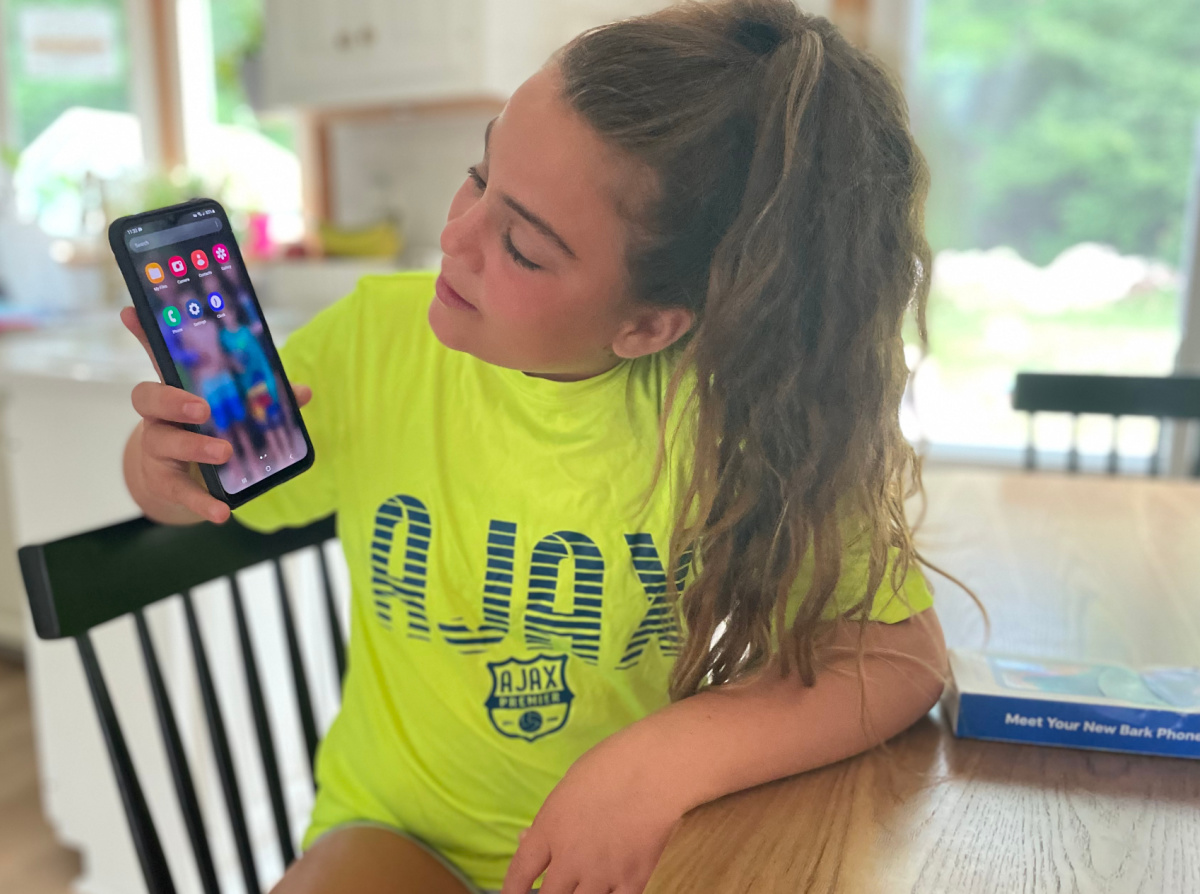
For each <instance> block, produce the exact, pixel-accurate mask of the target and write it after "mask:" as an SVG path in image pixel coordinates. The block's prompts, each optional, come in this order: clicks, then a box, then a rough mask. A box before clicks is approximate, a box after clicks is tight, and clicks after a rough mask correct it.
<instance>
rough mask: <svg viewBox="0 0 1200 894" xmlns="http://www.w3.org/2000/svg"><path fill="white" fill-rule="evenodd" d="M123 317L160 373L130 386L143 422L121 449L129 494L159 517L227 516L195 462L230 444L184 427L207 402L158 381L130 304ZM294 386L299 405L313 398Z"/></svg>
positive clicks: (200, 417) (227, 453)
mask: <svg viewBox="0 0 1200 894" xmlns="http://www.w3.org/2000/svg"><path fill="white" fill-rule="evenodd" d="M121 322H122V323H124V324H125V328H126V329H128V330H129V331H130V332H132V333H133V334H134V336H136V337H137V340H138V341H139V342H141V343H142V347H143V348H144V349H145V350H146V354H147V356H149V358H150V362H151V363H153V364H154V370H155V372H157V373H158V378H159V381H158V382H140V383H138V384H137V385H135V386H134V387H133V408H134V409H135V410H137V412H138V415H140V416H141V417H142V421H141V422H140V423H138V427H137V428H136V429H134V432H133V434H132V435H131V436H130V439H129V444H128V445H127V447H126V451H125V481H126V484H127V485H128V487H129V492H130V494H131V496H132V497H133V498H134V501H135V502H136V503H137V504H138V505H139V506H140V507H141V508H142V510H143V511H144V512H145V513H146V515H147V516H149V517H150V518H153V519H155V520H157V521H162V522H166V523H170V524H186V523H189V522H196V521H200V520H202V519H207V520H209V521H213V522H217V523H220V522H223V521H225V520H226V519H228V518H229V507H228V506H227V505H226V504H224V503H222V502H221V501H220V500H218V499H216V498H215V497H213V496H212V495H211V494H209V492H208V490H207V488H205V486H204V479H203V478H202V477H201V476H200V470H199V467H198V466H197V465H196V463H198V462H205V463H211V464H213V465H221V464H222V463H225V462H228V461H229V458H230V457H231V456H232V455H233V445H231V444H230V443H229V442H228V441H226V440H224V439H223V438H210V437H208V436H207V435H202V434H199V433H197V432H194V431H190V430H188V429H186V428H184V427H183V423H186V422H190V423H193V424H197V423H201V422H204V421H205V420H206V419H208V417H209V407H208V404H207V403H206V402H205V401H204V400H202V399H201V398H199V397H196V396H195V395H194V394H190V393H189V392H187V391H184V390H183V389H182V388H173V387H171V386H170V385H164V384H162V371H161V370H160V369H159V368H158V363H157V361H155V359H154V351H153V350H151V348H150V342H149V341H148V340H147V338H146V333H145V332H143V331H142V326H141V323H140V322H139V321H138V318H137V312H136V311H135V310H134V309H133V308H132V307H125V308H122V309H121ZM293 391H294V392H295V395H296V402H297V403H298V404H299V405H300V406H304V405H305V404H306V403H308V402H309V400H310V399H311V398H312V389H310V388H308V387H307V386H305V385H294V386H293Z"/></svg>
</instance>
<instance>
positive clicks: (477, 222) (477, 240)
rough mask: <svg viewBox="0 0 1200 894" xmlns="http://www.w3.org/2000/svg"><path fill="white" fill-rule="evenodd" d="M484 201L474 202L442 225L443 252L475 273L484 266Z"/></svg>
mask: <svg viewBox="0 0 1200 894" xmlns="http://www.w3.org/2000/svg"><path fill="white" fill-rule="evenodd" d="M484 220H485V212H484V208H483V201H482V200H479V201H475V202H472V203H471V204H470V205H468V206H467V208H466V209H465V210H464V211H463V212H462V213H461V214H458V215H457V216H455V215H452V216H451V217H450V219H449V220H447V221H446V226H444V227H442V236H441V239H440V243H441V249H442V253H443V254H445V255H446V256H447V257H451V258H454V260H456V261H457V262H458V263H459V264H461V265H463V266H464V267H465V268H467V269H468V270H470V271H471V272H473V273H478V272H479V270H480V269H481V268H482V267H483V241H482V234H483V224H484Z"/></svg>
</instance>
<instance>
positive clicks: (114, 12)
mask: <svg viewBox="0 0 1200 894" xmlns="http://www.w3.org/2000/svg"><path fill="white" fill-rule="evenodd" d="M3 9H4V62H3V64H4V65H5V66H6V70H5V78H4V79H3V80H4V82H5V83H6V86H7V90H8V107H9V120H8V122H7V124H8V127H7V132H8V146H6V147H5V150H6V155H7V156H8V161H9V163H10V164H12V165H14V167H15V170H14V174H13V186H14V193H15V198H16V202H17V211H18V213H19V214H20V216H21V217H23V218H25V219H28V220H37V221H38V223H39V224H40V225H41V228H42V229H43V230H44V231H46V232H47V233H50V234H52V235H57V236H82V235H87V234H94V233H96V232H99V231H102V230H103V228H104V225H105V221H104V211H103V207H102V204H103V202H102V195H101V190H100V183H101V181H102V180H104V179H108V178H114V177H120V176H122V175H125V174H127V173H129V172H130V171H134V170H139V169H140V168H141V167H142V165H143V155H142V134H141V128H140V126H139V123H138V119H137V116H136V115H134V114H133V112H132V105H131V104H132V97H131V95H130V89H129V46H128V41H127V31H126V20H125V6H124V4H123V3H122V2H121V0H55V2H53V3H46V2H37V0H8V2H7V3H6V4H4V7H3Z"/></svg>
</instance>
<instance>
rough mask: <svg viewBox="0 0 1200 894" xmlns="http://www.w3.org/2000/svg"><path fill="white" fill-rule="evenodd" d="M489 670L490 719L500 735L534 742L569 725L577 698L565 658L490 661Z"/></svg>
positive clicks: (545, 657) (548, 656)
mask: <svg viewBox="0 0 1200 894" xmlns="http://www.w3.org/2000/svg"><path fill="white" fill-rule="evenodd" d="M488 670H489V671H491V673H492V691H491V694H490V695H488V699H487V702H486V704H487V709H488V718H489V719H490V720H491V721H492V726H494V727H496V730H497V732H499V733H500V734H501V735H504V736H508V737H509V738H510V739H524V740H525V741H527V742H532V741H534V740H535V739H540V738H541V737H542V736H546V735H549V734H550V733H555V732H558V731H559V730H560V729H562V728H563V726H564V725H565V724H566V722H567V717H568V716H570V714H571V702H572V700H574V698H575V693H573V692H572V691H571V688H570V687H569V686H568V685H567V656H566V655H538V656H537V657H536V658H531V659H529V660H527V661H522V660H520V659H519V658H509V659H508V660H507V661H489V662H488Z"/></svg>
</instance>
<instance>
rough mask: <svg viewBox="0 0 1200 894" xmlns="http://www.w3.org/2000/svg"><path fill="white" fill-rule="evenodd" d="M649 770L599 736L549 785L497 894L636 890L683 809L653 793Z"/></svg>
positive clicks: (636, 893)
mask: <svg viewBox="0 0 1200 894" xmlns="http://www.w3.org/2000/svg"><path fill="white" fill-rule="evenodd" d="M652 775H653V768H651V767H648V766H646V763H645V761H644V760H642V759H640V758H639V755H637V754H633V753H630V752H629V751H628V750H627V749H625V748H624V747H623V746H622V743H621V739H620V737H615V738H610V739H606V740H605V741H603V742H601V743H600V744H599V745H597V746H596V747H595V748H593V749H592V750H591V751H589V752H587V753H586V754H584V755H583V757H581V758H580V759H579V760H577V761H576V762H575V764H574V765H573V766H572V767H571V769H570V770H569V771H568V772H567V775H566V776H564V777H563V779H562V781H561V782H559V784H558V785H557V786H555V788H554V790H553V791H552V792H550V795H549V797H547V798H546V801H545V803H544V804H542V809H541V810H539V811H538V814H537V817H536V818H535V819H534V821H533V825H532V826H530V827H529V828H528V829H526V830H525V831H524V832H522V833H521V835H520V844H519V845H518V847H517V852H516V854H515V855H514V856H513V859H512V862H511V863H510V864H509V867H508V874H507V875H506V876H505V877H504V888H503V890H502V892H501V894H528V892H529V890H530V889H531V888H532V886H533V883H534V882H535V881H536V880H537V877H538V876H539V875H541V874H542V872H543V871H544V872H545V873H546V877H545V880H544V881H543V883H542V887H541V889H540V891H541V894H610V892H612V894H642V889H643V888H645V887H646V882H647V881H649V879H650V874H651V873H652V872H653V871H654V867H655V866H656V865H657V864H658V858H659V856H661V855H662V852H663V849H664V848H665V847H666V845H667V840H668V839H669V838H670V836H671V832H672V830H673V829H674V828H675V824H676V822H677V821H678V820H679V818H680V817H681V816H682V815H683V810H682V808H678V807H675V806H673V805H672V803H671V800H670V798H664V797H662V796H661V792H658V791H656V789H655V786H654V784H653V781H652V778H651V777H652Z"/></svg>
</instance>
